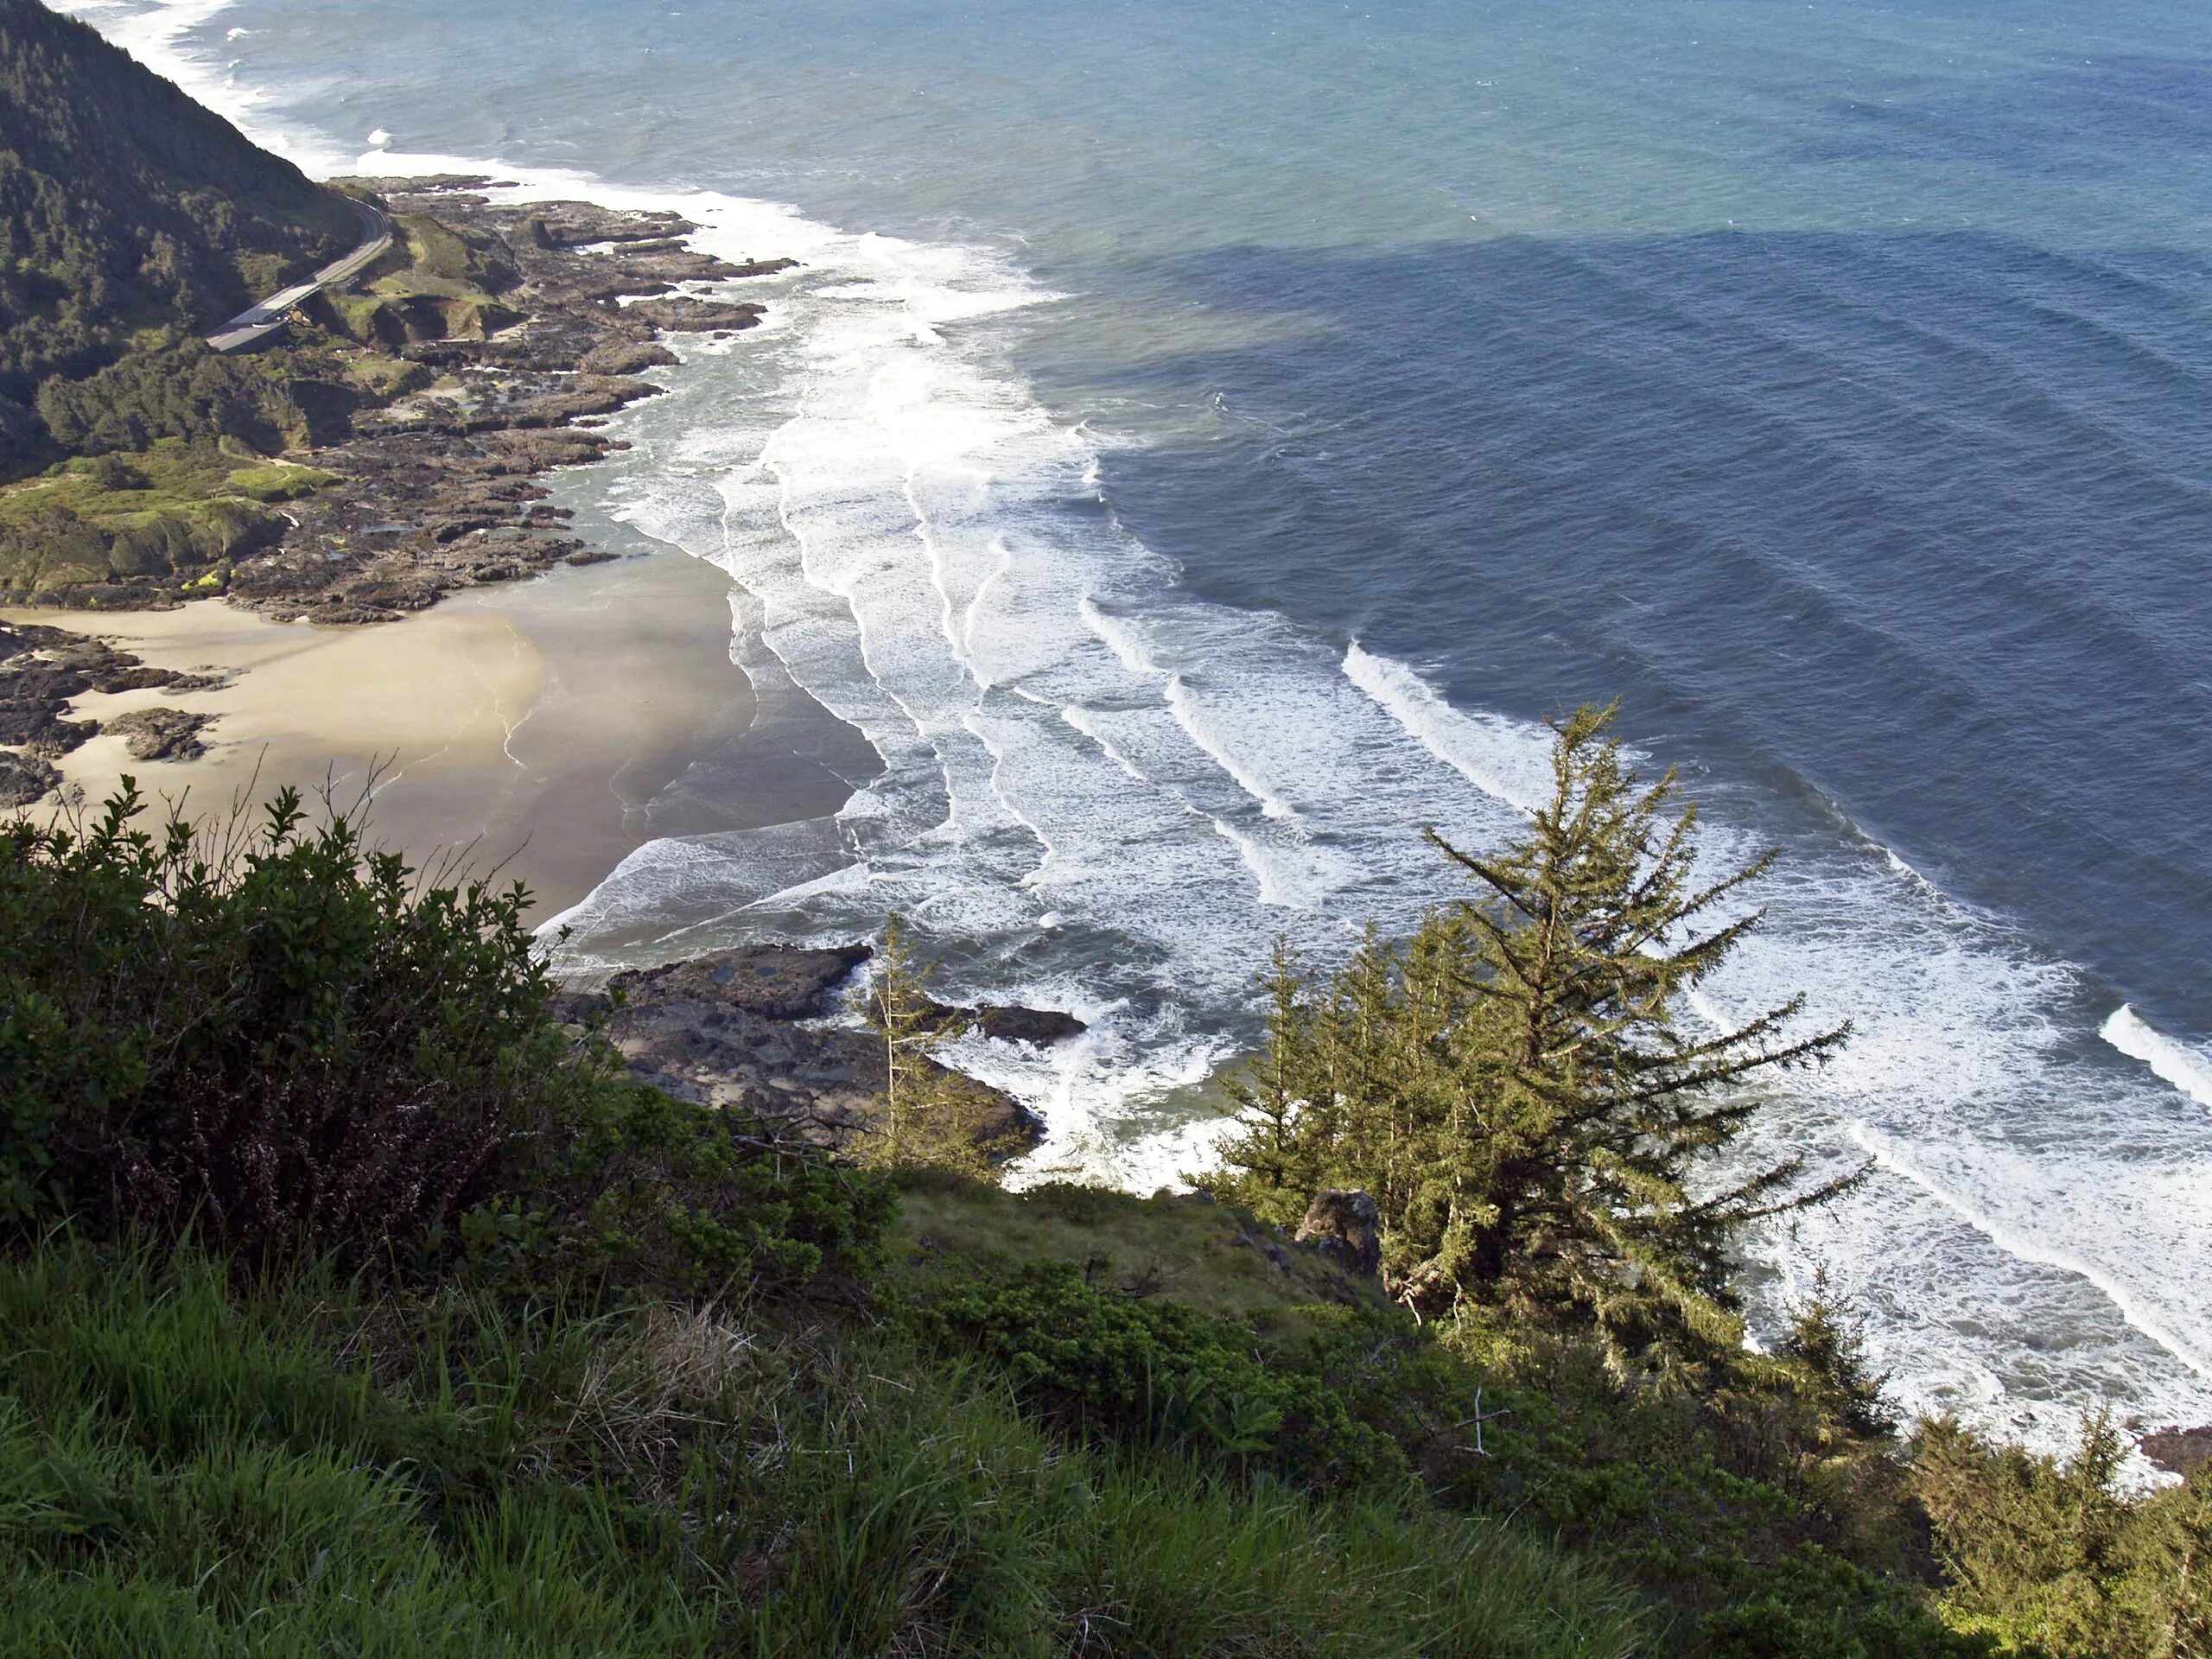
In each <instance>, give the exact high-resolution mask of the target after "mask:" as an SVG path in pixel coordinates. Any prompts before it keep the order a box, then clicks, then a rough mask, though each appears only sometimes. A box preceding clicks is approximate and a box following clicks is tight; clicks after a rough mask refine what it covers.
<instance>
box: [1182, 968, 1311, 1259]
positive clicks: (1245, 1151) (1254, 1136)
mask: <svg viewBox="0 0 2212 1659" xmlns="http://www.w3.org/2000/svg"><path fill="white" fill-rule="evenodd" d="M1312 1020H1313V1009H1312V1007H1310V1006H1309V1005H1308V1001H1307V996H1306V976H1305V974H1304V972H1303V971H1302V970H1301V969H1300V966H1299V963H1298V958H1297V957H1296V955H1295V954H1294V952H1293V951H1292V950H1291V948H1290V942H1289V941H1288V940H1287V939H1285V938H1280V937H1278V938H1276V940H1275V948H1274V959H1273V963H1272V964H1271V969H1270V971H1269V973H1268V1022H1267V1037H1266V1041H1265V1042H1264V1043H1263V1044H1262V1047H1261V1049H1260V1052H1258V1054H1256V1055H1255V1056H1254V1057H1253V1059H1252V1061H1251V1063H1250V1064H1249V1065H1248V1066H1247V1067H1246V1068H1245V1069H1244V1071H1243V1075H1241V1076H1239V1077H1233V1078H1231V1079H1230V1082H1229V1084H1228V1094H1229V1097H1230V1100H1232V1101H1234V1102H1235V1103H1236V1116H1237V1122H1238V1123H1239V1125H1240V1133H1239V1134H1238V1135H1237V1136H1236V1140H1235V1141H1233V1142H1232V1143H1231V1145H1230V1147H1229V1148H1228V1151H1227V1154H1226V1158H1225V1162H1226V1163H1227V1165H1228V1166H1229V1170H1230V1173H1228V1174H1227V1175H1226V1176H1225V1177H1211V1178H1201V1179H1204V1180H1205V1185H1207V1186H1208V1187H1209V1188H1210V1190H1211V1191H1212V1192H1214V1194H1215V1196H1216V1197H1218V1198H1226V1199H1228V1200H1229V1201H1230V1202H1231V1203H1238V1204H1243V1205H1246V1206H1247V1207H1249V1209H1251V1210H1252V1211H1254V1212H1255V1214H1257V1215H1258V1216H1259V1217H1260V1218H1261V1219H1262V1220H1263V1221H1268V1222H1272V1223H1273V1224H1275V1225H1276V1226H1278V1227H1287V1226H1289V1225H1291V1224H1294V1223H1295V1222H1296V1221H1297V1220H1298V1219H1299V1217H1300V1216H1301V1215H1302V1214H1303V1213H1304V1211H1305V1205H1306V1198H1304V1197H1303V1196H1301V1195H1303V1194H1310V1193H1312V1192H1316V1191H1318V1190H1319V1187H1320V1185H1321V1183H1320V1181H1319V1163H1320V1157H1321V1154H1322V1149H1323V1143H1324V1141H1325V1138H1326V1137H1325V1133H1324V1132H1323V1130H1322V1128H1321V1125H1320V1124H1319V1122H1318V1121H1317V1120H1316V1118H1315V1116H1314V1115H1313V1112H1312V1110H1311V1097H1312V1095H1313V1079H1312V1077H1311V1075H1310V1065H1311V1052H1310V1045H1309V1041H1308V1038H1309V1033H1308V1030H1307V1027H1308V1026H1309V1025H1310V1023H1311V1021H1312Z"/></svg>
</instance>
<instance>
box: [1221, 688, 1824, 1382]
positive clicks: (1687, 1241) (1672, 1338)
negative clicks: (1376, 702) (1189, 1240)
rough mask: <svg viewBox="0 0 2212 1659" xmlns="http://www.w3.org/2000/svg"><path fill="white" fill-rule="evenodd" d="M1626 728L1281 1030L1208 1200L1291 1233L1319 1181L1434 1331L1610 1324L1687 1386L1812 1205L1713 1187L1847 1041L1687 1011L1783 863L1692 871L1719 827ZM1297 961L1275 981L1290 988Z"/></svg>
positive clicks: (1793, 1018) (1774, 1180) (1287, 999)
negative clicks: (1790, 1094)
mask: <svg viewBox="0 0 2212 1659" xmlns="http://www.w3.org/2000/svg"><path fill="white" fill-rule="evenodd" d="M1612 713H1613V711H1612V710H1611V709H1583V710H1581V711H1580V712H1579V713H1577V714H1576V715H1573V717H1572V718H1570V719H1568V720H1566V721H1560V722H1559V723H1557V724H1556V725H1555V727H1554V732H1555V734H1556V741H1555V742H1554V751H1553V780H1554V786H1553V792H1552V796H1551V798H1550V799H1549V800H1548V802H1547V803H1546V804H1544V806H1543V807H1542V808H1541V810H1539V811H1538V812H1537V813H1536V814H1535V819H1534V821H1533V823H1531V825H1530V828H1529V834H1528V835H1527V836H1525V837H1523V838H1522V840H1521V841H1520V842H1517V843H1516V844H1515V845H1514V846H1512V847H1510V848H1509V849H1507V850H1506V851H1505V852H1503V854H1502V855H1498V856H1497V857H1495V858H1482V857H1478V856H1475V855H1471V854H1469V853H1465V852H1463V851H1461V850H1460V849H1458V848H1455V847H1453V846H1452V845H1451V844H1450V843H1449V842H1446V841H1444V840H1443V839H1442V838H1441V837H1440V836H1436V835H1435V834H1434V833H1433V832H1431V834H1430V837H1429V838H1430V840H1431V841H1432V842H1433V843H1434V844H1435V846H1436V847H1437V848H1438V849H1439V850H1440V851H1441V852H1442V853H1443V854H1444V855H1445V856H1446V858H1448V859H1449V860H1451V861H1452V862H1453V863H1454V864H1455V865H1457V866H1458V867H1459V868H1460V869H1461V870H1462V871H1464V872H1465V874H1468V875H1469V876H1471V877H1472V878H1473V879H1474V880H1476V881H1477V882H1478V884H1479V885H1480V886H1481V887H1482V888H1483V889H1484V896H1483V897H1482V898H1481V899H1478V900H1475V901H1468V902H1461V903H1459V904H1455V905H1452V906H1448V907H1446V908H1445V909H1442V910H1440V911H1438V912H1434V913H1433V914H1432V915H1431V916H1430V917H1429V918H1428V919H1427V921H1426V922H1424V923H1423V925H1421V928H1420V930H1419V931H1417V932H1416V933H1415V934H1414V937H1413V938H1412V939H1411V940H1409V941H1408V942H1407V944H1405V945H1403V946H1402V947H1398V946H1391V945H1387V944H1383V943H1381V942H1379V941H1377V940H1376V939H1374V938H1371V937H1370V939H1369V940H1368V941H1367V942H1366V944H1364V945H1363V947H1362V948H1361V950H1359V951H1358V952H1357V954H1356V956H1355V957H1354V958H1353V960H1352V962H1351V963H1350V965H1349V966H1347V967H1346V968H1345V969H1344V971H1343V972H1342V973H1340V974H1338V976H1336V978H1335V980H1334V981H1333V982H1332V984H1331V985H1330V987H1329V988H1327V991H1326V993H1325V995H1319V996H1318V997H1312V998H1306V997H1305V996H1303V995H1301V994H1300V993H1298V992H1297V991H1296V990H1295V989H1291V990H1286V989H1285V988H1281V987H1280V986H1279V987H1278V988H1277V992H1276V1006H1277V1009H1278V1017H1277V1019H1276V1020H1275V1021H1274V1027H1277V1028H1281V1027H1284V1026H1285V1023H1286V1022H1285V1020H1284V1018H1283V1016H1282V1011H1283V1010H1285V1009H1295V1008H1297V1007H1299V1006H1300V1005H1301V1003H1303V1002H1307V1001H1310V1003H1311V1005H1312V1012H1311V1014H1309V1015H1308V1016H1307V1017H1306V1019H1305V1020H1303V1021H1302V1022H1299V1023H1296V1024H1295V1031H1294V1041H1292V1042H1289V1043H1286V1042H1284V1041H1283V1040H1282V1039H1281V1037H1280V1036H1279V1035H1278V1034H1277V1031H1276V1030H1275V1029H1271V1031H1270V1034H1269V1042H1268V1046H1267V1048H1266V1050H1265V1051H1264V1052H1263V1055H1262V1060H1261V1062H1260V1065H1259V1067H1258V1069H1257V1070H1256V1071H1255V1074H1254V1077H1255V1084H1256V1093H1257V1094H1258V1095H1259V1096H1262V1097H1263V1099H1264V1101H1265V1103H1266V1109H1265V1110H1264V1111H1259V1110H1255V1109H1254V1108H1253V1107H1252V1105H1251V1104H1250V1100H1249V1096H1248V1103H1247V1112H1246V1128H1247V1133H1246V1135H1244V1136H1243V1138H1242V1139H1241V1140H1239V1141H1235V1142H1233V1143H1232V1144H1231V1146H1230V1147H1229V1149H1228V1154H1227V1160H1228V1163H1229V1165H1230V1173H1229V1174H1228V1175H1227V1176H1226V1177H1225V1178H1224V1179H1221V1180H1218V1181H1216V1182H1213V1183H1211V1185H1215V1186H1216V1187H1217V1189H1218V1190H1221V1191H1223V1192H1225V1193H1228V1194H1231V1195H1234V1196H1237V1197H1240V1198H1245V1199H1246V1200H1247V1201H1253V1195H1254V1193H1255V1190H1257V1189H1265V1188H1267V1187H1268V1185H1270V1184H1271V1183H1274V1182H1276V1181H1279V1180H1280V1181H1288V1182H1292V1183H1294V1188H1293V1190H1290V1191H1287V1192H1282V1193H1281V1194H1280V1195H1279V1196H1277V1197H1276V1198H1274V1199H1273V1200H1272V1202H1271V1204H1262V1205H1261V1207H1262V1208H1269V1207H1272V1208H1273V1209H1276V1210H1281V1211H1285V1212H1288V1211H1292V1210H1294V1209H1297V1208H1300V1207H1301V1206H1302V1205H1303V1203H1304V1201H1305V1198H1306V1197H1307V1196H1310V1193H1311V1192H1312V1191H1313V1189H1314V1188H1315V1187H1317V1186H1319V1185H1338V1186H1358V1187H1361V1188H1363V1189H1364V1190H1366V1191H1367V1192H1369V1193H1370V1195H1371V1196H1372V1197H1373V1198H1375V1199H1376V1204H1377V1205H1378V1207H1379V1209H1380V1210H1381V1212H1382V1215H1383V1223H1384V1226H1385V1230H1386V1231H1385V1238H1384V1271H1385V1276H1386V1278H1387V1280H1388V1281H1389V1283H1390V1285H1391V1286H1392V1287H1393V1289H1394V1290H1395V1293H1396V1294H1398V1296H1399V1297H1400V1298H1401V1300H1403V1301H1404V1302H1405V1303H1406V1304H1407V1305H1408V1306H1410V1307H1411V1308H1413V1309H1414V1311H1415V1312H1416V1313H1420V1314H1421V1315H1422V1316H1423V1317H1424V1318H1433V1317H1436V1316H1439V1315H1441V1314H1448V1313H1452V1312H1453V1311H1454V1310H1456V1309H1459V1308H1461V1307H1462V1306H1465V1305H1466V1304H1468V1303H1469V1302H1473V1303H1477V1304H1482V1305H1487V1306H1497V1307H1501V1308H1503V1309H1506V1310H1508V1311H1510V1312H1512V1313H1516V1315H1518V1316H1522V1317H1533V1318H1536V1319H1550V1320H1557V1321H1573V1322H1584V1321H1586V1322H1590V1323H1593V1324H1594V1325H1596V1327H1597V1328H1598V1329H1599V1332H1602V1333H1603V1334H1604V1336H1605V1341H1606V1343H1607V1345H1608V1350H1609V1351H1610V1352H1611V1354H1612V1356H1613V1357H1614V1358H1615V1360H1616V1362H1617V1363H1619V1364H1621V1365H1622V1366H1623V1368H1624V1369H1630V1368H1641V1369H1651V1368H1660V1369H1666V1368H1671V1367H1673V1366H1675V1365H1676V1364H1678V1363H1689V1362H1694V1361H1695V1360H1696V1359H1697V1358H1698V1357H1699V1356H1700V1355H1701V1354H1703V1353H1707V1352H1709V1351H1712V1350H1713V1349H1714V1348H1716V1347H1720V1348H1733V1347H1734V1346H1736V1345H1737V1344H1738V1343H1740V1340H1741V1337H1742V1329H1741V1325H1740V1322H1739V1320H1738V1317H1737V1313H1736V1301H1735V1299H1734V1297H1733V1295H1732V1293H1731V1291H1730V1289H1729V1287H1728V1270H1729V1266H1730V1261H1729V1250H1730V1248H1731V1246H1732V1243H1733V1242H1734V1241H1735V1240H1736V1239H1737V1237H1738V1236H1739V1235H1740V1233H1741V1231H1742V1230H1743V1229H1744V1228H1745V1226H1747V1225H1748V1224H1751V1222H1753V1221H1755V1220H1757V1219H1758V1218H1760V1217H1765V1216H1770V1215H1773V1214H1777V1213H1779V1212H1783V1211H1790V1210H1795V1209H1798V1208H1802V1207H1804V1206H1806V1205H1813V1204H1817V1203H1820V1202H1822V1201H1824V1200H1826V1199H1827V1198H1832V1197H1834V1196H1835V1195H1836V1194H1837V1193H1838V1192H1841V1191H1842V1190H1844V1189H1845V1188H1846V1187H1847V1186H1848V1185H1851V1184H1852V1182H1853V1181H1854V1180H1855V1179H1859V1177H1858V1175H1857V1174H1856V1173H1854V1174H1853V1175H1851V1176H1847V1177H1845V1178H1843V1179H1840V1180H1834V1181H1830V1182H1827V1183H1825V1184H1820V1185H1812V1186H1810V1187H1809V1188H1808V1187H1807V1186H1806V1185H1804V1184H1803V1182H1802V1179H1801V1178H1802V1163H1801V1161H1800V1160H1788V1161H1785V1162H1783V1163H1780V1164H1777V1165H1775V1166H1770V1167H1768V1168H1765V1169H1763V1170H1760V1171H1758V1172H1756V1173H1753V1174H1751V1176H1749V1177H1748V1178H1745V1179H1738V1180H1734V1181H1726V1182H1722V1183H1720V1184H1719V1185H1717V1186H1716V1185H1713V1173H1714V1161H1713V1160H1714V1157H1715V1155H1716V1154H1719V1153H1720V1152H1722V1151H1723V1150H1725V1149H1726V1147H1729V1146H1730V1145H1731V1143H1732V1142H1733V1141H1735V1140H1736V1139H1737V1138H1738V1136H1739V1135H1741V1134H1742V1132H1743V1130H1744V1129H1745V1127H1746V1126H1747V1124H1748V1123H1749V1122H1750V1121H1751V1117H1752V1116H1753V1114H1755V1113H1756V1112H1757V1111H1758V1109H1759V1107H1760V1104H1761V1101H1760V1099H1759V1096H1758V1094H1757V1093H1756V1092H1754V1091H1753V1090H1751V1088H1749V1087H1747V1086H1746V1085H1747V1084H1749V1083H1751V1082H1752V1081H1753V1080H1755V1079H1757V1078H1758V1077H1761V1076H1762V1075H1764V1074H1766V1073H1769V1072H1772V1071H1779V1070H1782V1069H1784V1068H1788V1067H1793V1066H1799V1065H1810V1064H1813V1063H1815V1062H1817V1061H1819V1060H1821V1058H1824V1057H1826V1056H1827V1055H1828V1054H1829V1053H1830V1052H1833V1051H1834V1049H1835V1047H1836V1046H1838V1045H1839V1044H1840V1042H1842V1041H1843V1039H1844V1038H1845V1036H1846V1034H1847V1033H1846V1032H1845V1031H1844V1030H1841V1029H1838V1030H1832V1031H1821V1032H1818V1033H1814V1034H1811V1035H1805V1036H1800V1035H1795V1034H1793V1028H1794V1027H1795V1026H1796V1022H1797V1017H1798V1015H1799V1014H1800V1012H1801V1009H1802V1000H1793V1001H1789V1002H1787V1003H1784V1004H1783V1005H1781V1006H1779V1007H1773V1008H1770V1009H1768V1010H1766V1011H1765V1012H1764V1013H1762V1014H1758V1015H1757V1016H1756V1017H1754V1018H1752V1019H1751V1020H1748V1021H1746V1022H1745V1023H1743V1024H1740V1025H1735V1026H1730V1027H1723V1028H1721V1029H1719V1030H1713V1029H1707V1028H1704V1027H1700V1026H1698V1025H1696V1024H1694V1023H1693V1022H1691V1021H1690V1020H1687V1019H1686V1018H1685V1017H1684V1014H1683V1005H1684V1003H1685V1001H1686V1000H1687V998H1688V993H1689V992H1691V991H1692V990H1693V989H1694V988H1695V987H1696V986H1697V985H1698V984H1699V983H1700V982H1701V981H1703V980H1704V979H1705V978H1707V976H1709V975H1710V974H1711V973H1712V972H1713V970H1714V969H1716V968H1718V967H1719V965H1720V964H1721V963H1723V962H1724V961H1725V960H1726V958H1727V957H1728V956H1729V955H1730V953H1731V952H1732V951H1733V950H1735V949H1736V947H1737V946H1738V945H1739V944H1741V943H1742V941H1743V939H1744V938H1745V936H1746V935H1747V934H1748V933H1749V932H1750V931H1751V929H1752V928H1753V927H1755V926H1756V925H1757V924H1758V919H1759V917H1758V912H1744V913H1739V914H1735V915H1733V916H1729V915H1727V913H1726V912H1728V911H1729V909H1730V908H1731V907H1732V904H1733V901H1734V900H1735V899H1736V896H1737V895H1738V893H1739V892H1740V890H1741V889H1742V888H1744V887H1745V886H1746V885H1747V884H1749V883H1751V881H1753V880H1757V879H1758V876H1760V875H1761V874H1764V872H1765V870H1766V869H1767V868H1768V866H1769V864H1770V861H1771V855H1770V856H1769V857H1767V858H1761V859H1758V860H1756V861H1753V862H1752V863H1751V864H1750V865H1748V866H1746V867H1745V868H1741V869H1739V870H1737V871H1734V872H1733V873H1732V874H1726V875H1724V876H1722V877H1720V878H1719V879H1718V880H1710V881H1707V880H1700V878H1699V876H1698V874H1697V871H1696V849H1697V815H1696V812H1695V810H1694V808H1692V807H1689V806H1688V805H1687V804H1682V803H1681V801H1680V800H1679V799H1678V785H1677V780H1676V779H1675V774H1674V773H1672V772H1669V773H1668V774H1667V775H1665V776H1664V777H1662V778H1661V779H1659V780H1658V781H1656V783H1645V782H1643V781H1640V780H1639V779H1637V777H1636V776H1635V774H1634V772H1632V771H1631V770H1630V767H1629V766H1627V765H1626V764H1625V763H1624V760H1623V758H1622V755H1621V750H1620V744H1619V742H1618V740H1617V739H1616V738H1614V737H1613V736H1612V735H1611V721H1612ZM1280 974H1281V964H1280V963H1279V964H1278V976H1280Z"/></svg>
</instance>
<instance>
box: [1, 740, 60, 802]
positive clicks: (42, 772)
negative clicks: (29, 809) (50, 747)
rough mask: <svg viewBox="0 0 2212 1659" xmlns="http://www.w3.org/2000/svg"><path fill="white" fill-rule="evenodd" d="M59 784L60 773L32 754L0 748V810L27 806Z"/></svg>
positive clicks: (56, 787)
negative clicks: (0, 808)
mask: <svg viewBox="0 0 2212 1659" xmlns="http://www.w3.org/2000/svg"><path fill="white" fill-rule="evenodd" d="M60 784H61V774H60V772H56V771H55V770H54V768H53V767H52V766H48V765H47V764H46V762H45V761H43V760H40V759H39V758H38V757H37V756H36V755H30V754H13V753H10V752H9V751H7V750H6V749H0V807H9V806H29V805H30V804H32V803H33V802H35V801H40V800H43V799H44V798H46V795H47V793H48V791H50V790H54V789H58V788H59V787H60Z"/></svg>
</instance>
